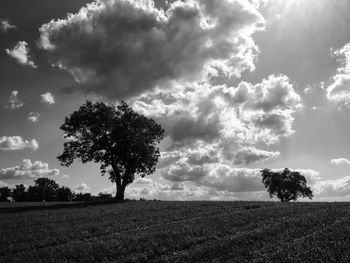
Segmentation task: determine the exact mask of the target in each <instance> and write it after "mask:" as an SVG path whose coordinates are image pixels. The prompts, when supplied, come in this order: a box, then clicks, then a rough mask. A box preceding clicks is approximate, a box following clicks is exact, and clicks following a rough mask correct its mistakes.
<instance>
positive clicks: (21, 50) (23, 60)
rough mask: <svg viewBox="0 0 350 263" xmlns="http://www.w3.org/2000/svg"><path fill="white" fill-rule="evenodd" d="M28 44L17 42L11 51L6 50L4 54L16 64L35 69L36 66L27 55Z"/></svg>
mask: <svg viewBox="0 0 350 263" xmlns="http://www.w3.org/2000/svg"><path fill="white" fill-rule="evenodd" d="M27 46H28V43H27V42H26V41H19V42H17V44H16V45H15V47H14V48H13V49H6V50H5V51H6V53H7V54H8V55H9V56H11V57H13V58H14V59H16V60H17V61H18V63H20V64H22V65H26V66H30V67H32V68H37V65H36V64H35V63H34V62H33V61H32V60H31V57H30V55H29V51H30V50H29V48H28V47H27Z"/></svg>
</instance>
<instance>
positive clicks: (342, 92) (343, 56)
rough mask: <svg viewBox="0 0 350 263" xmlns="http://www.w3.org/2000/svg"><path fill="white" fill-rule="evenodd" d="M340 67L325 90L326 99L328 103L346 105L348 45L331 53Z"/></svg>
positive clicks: (349, 92) (349, 90)
mask: <svg viewBox="0 0 350 263" xmlns="http://www.w3.org/2000/svg"><path fill="white" fill-rule="evenodd" d="M332 55H334V56H335V57H336V58H337V60H338V62H339V63H340V67H339V68H338V73H337V74H336V75H335V76H333V83H332V84H331V85H329V86H328V88H327V98H328V99H329V100H330V101H334V102H337V103H342V104H347V103H348V102H349V101H350V43H347V44H345V45H344V47H342V48H341V49H338V50H335V51H333V52H332Z"/></svg>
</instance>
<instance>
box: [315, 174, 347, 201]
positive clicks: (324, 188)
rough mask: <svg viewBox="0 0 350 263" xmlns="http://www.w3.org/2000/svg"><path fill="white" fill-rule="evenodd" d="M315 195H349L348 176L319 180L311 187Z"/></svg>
mask: <svg viewBox="0 0 350 263" xmlns="http://www.w3.org/2000/svg"><path fill="white" fill-rule="evenodd" d="M313 189H314V192H315V195H316V196H317V197H321V198H322V197H344V196H347V195H350V176H345V177H343V178H340V179H336V180H326V181H319V182H317V183H316V184H315V186H314V187H313Z"/></svg>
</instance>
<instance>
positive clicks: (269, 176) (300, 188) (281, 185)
mask: <svg viewBox="0 0 350 263" xmlns="http://www.w3.org/2000/svg"><path fill="white" fill-rule="evenodd" d="M261 176H262V182H263V183H264V185H265V188H267V191H268V192H269V195H270V197H273V196H274V195H275V196H277V197H278V198H279V199H280V200H281V202H289V201H291V200H293V201H296V200H297V199H298V197H303V198H304V197H308V198H310V199H312V197H313V195H312V190H311V189H310V187H308V186H307V185H306V179H305V177H304V176H303V175H301V174H300V173H299V172H296V171H291V170H289V169H288V168H285V169H284V170H283V171H271V170H270V169H264V170H262V171H261Z"/></svg>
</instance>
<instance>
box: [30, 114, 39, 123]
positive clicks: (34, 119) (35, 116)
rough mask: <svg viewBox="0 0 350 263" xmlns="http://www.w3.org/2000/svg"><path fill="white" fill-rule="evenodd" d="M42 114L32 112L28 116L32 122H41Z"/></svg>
mask: <svg viewBox="0 0 350 263" xmlns="http://www.w3.org/2000/svg"><path fill="white" fill-rule="evenodd" d="M39 117H40V113H39V112H30V113H29V114H28V120H30V121H31V122H37V121H38V120H39Z"/></svg>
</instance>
